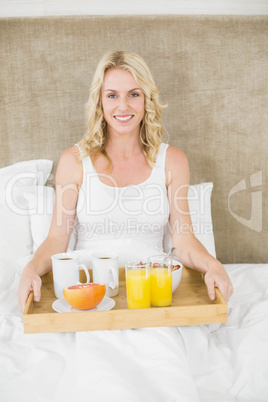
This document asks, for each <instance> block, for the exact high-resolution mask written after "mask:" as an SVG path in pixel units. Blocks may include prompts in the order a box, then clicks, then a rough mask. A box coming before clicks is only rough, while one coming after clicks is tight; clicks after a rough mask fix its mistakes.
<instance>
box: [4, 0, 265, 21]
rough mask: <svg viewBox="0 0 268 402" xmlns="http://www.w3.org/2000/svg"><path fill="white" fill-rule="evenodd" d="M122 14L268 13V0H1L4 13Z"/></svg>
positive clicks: (32, 14) (32, 15) (27, 14)
mask: <svg viewBox="0 0 268 402" xmlns="http://www.w3.org/2000/svg"><path fill="white" fill-rule="evenodd" d="M122 14H125V15H135V14H139V15H141V14H144V15H145V14H171V15H174V14H204V15H205V14H206V15H209V14H221V15H224V14H225V15H268V0H213V1H211V0H145V1H144V0H135V1H125V0H98V1H96V0H28V1H27V0H0V17H19V16H24V17H27V16H31V17H34V16H52V15H55V16H57V15H122Z"/></svg>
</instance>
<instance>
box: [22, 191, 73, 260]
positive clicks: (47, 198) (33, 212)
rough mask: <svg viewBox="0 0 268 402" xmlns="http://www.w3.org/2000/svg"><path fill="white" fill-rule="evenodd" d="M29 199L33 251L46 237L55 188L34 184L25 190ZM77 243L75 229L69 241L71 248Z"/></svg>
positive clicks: (51, 213)
mask: <svg viewBox="0 0 268 402" xmlns="http://www.w3.org/2000/svg"><path fill="white" fill-rule="evenodd" d="M24 197H25V199H26V200H27V209H28V213H29V215H30V227H31V236H32V239H33V252H35V250H36V249H37V248H38V247H39V246H40V244H41V243H43V241H44V240H45V239H46V237H47V235H48V232H49V228H50V224H51V220H52V215H53V209H54V201H55V190H54V188H52V187H46V186H33V187H27V188H26V189H25V191H24ZM75 243H76V234H75V230H73V232H72V236H71V238H70V242H69V246H68V248H69V250H73V249H74V246H75Z"/></svg>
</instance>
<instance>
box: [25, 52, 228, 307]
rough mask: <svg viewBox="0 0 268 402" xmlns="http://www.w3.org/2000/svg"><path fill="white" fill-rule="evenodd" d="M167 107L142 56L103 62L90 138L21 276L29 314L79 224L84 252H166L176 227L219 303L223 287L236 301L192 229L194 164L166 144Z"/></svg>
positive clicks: (184, 257) (64, 172)
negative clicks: (143, 247) (114, 244)
mask: <svg viewBox="0 0 268 402" xmlns="http://www.w3.org/2000/svg"><path fill="white" fill-rule="evenodd" d="M162 107H163V105H161V104H160V102H159V98H158V90H157V88H156V86H155V83H154V80H153V78H152V76H151V73H150V71H149V69H148V67H147V66H146V64H145V63H144V61H143V60H142V59H141V58H140V57H139V56H137V55H135V54H133V53H131V52H127V51H118V52H112V53H109V54H107V55H105V56H104V57H103V58H102V60H101V61H100V63H99V65H98V68H97V70H96V73H95V75H94V78H93V82H92V85H91V88H90V97H89V101H88V104H87V127H88V128H87V132H86V134H85V137H84V138H83V139H82V140H81V141H80V143H79V144H77V145H75V146H73V147H71V148H69V149H67V150H66V151H64V152H63V154H62V155H61V157H60V160H59V164H58V168H57V174H56V201H55V208H54V214H53V218H52V223H51V228H50V231H49V234H48V236H47V238H46V240H45V241H44V242H43V243H42V245H41V246H40V247H39V248H38V250H37V251H36V252H35V254H34V256H33V258H32V260H31V261H30V262H29V264H28V265H27V266H26V267H25V269H24V271H23V273H22V276H21V280H20V285H19V289H18V301H19V306H20V309H21V311H23V310H24V307H25V303H26V300H27V297H28V295H29V292H30V291H33V292H34V300H35V301H39V300H40V297H41V283H42V282H41V276H42V275H44V274H45V273H47V272H48V271H50V270H51V256H52V255H53V254H56V253H59V252H64V251H66V249H67V247H68V244H69V240H70V236H71V232H72V228H73V226H74V224H75V221H76V220H77V224H76V228H77V244H76V248H77V249H81V248H88V247H89V248H90V247H92V248H96V246H98V244H103V242H104V240H105V241H106V242H107V241H108V242H109V240H110V241H112V239H114V238H115V236H117V235H118V236H119V237H120V238H128V239H130V240H133V241H135V240H137V239H139V241H142V242H143V243H144V244H147V245H148V246H151V245H153V244H154V245H155V246H157V247H158V248H162V247H163V246H162V241H163V235H164V228H165V226H166V223H167V221H168V220H169V224H170V227H171V232H172V243H173V246H175V247H176V254H177V257H178V258H179V259H180V261H181V262H182V263H183V264H184V265H186V266H188V267H190V268H193V269H195V270H198V271H200V272H202V273H204V274H205V283H206V286H207V290H208V295H209V297H210V299H211V300H213V299H214V298H215V287H218V288H219V290H220V291H221V293H222V294H223V296H224V298H225V299H226V300H229V298H230V296H231V294H232V291H233V290H232V285H231V282H230V280H229V277H228V275H227V273H226V271H225V269H224V267H223V266H222V264H221V263H220V262H219V261H217V260H216V259H215V258H214V257H212V256H211V255H209V254H208V252H207V250H206V249H205V248H204V247H203V246H202V244H201V243H200V242H199V241H198V240H197V239H196V237H195V236H194V234H193V231H192V228H191V219H190V216H189V213H188V212H189V209H188V202H187V188H188V186H189V181H190V172H189V165H188V161H187V158H186V156H185V154H184V153H183V152H182V151H180V150H179V149H177V148H175V147H171V146H168V145H167V144H163V143H161V141H162V132H163V129H162V124H161V115H162V113H161V110H162ZM178 194H179V197H178ZM180 228H183V230H180ZM173 229H174V230H173Z"/></svg>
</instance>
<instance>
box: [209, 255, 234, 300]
mask: <svg viewBox="0 0 268 402" xmlns="http://www.w3.org/2000/svg"><path fill="white" fill-rule="evenodd" d="M204 281H205V284H206V286H207V291H208V296H209V298H210V300H215V297H216V295H215V288H218V289H219V291H220V292H221V294H222V296H223V297H224V299H225V300H226V301H227V302H228V301H229V299H230V297H231V296H232V294H233V286H232V283H231V281H230V278H229V276H228V274H227V272H226V271H225V268H224V267H223V265H222V264H221V263H220V262H219V261H217V264H215V265H214V266H213V267H211V269H209V270H208V271H207V272H206V274H205V275H204Z"/></svg>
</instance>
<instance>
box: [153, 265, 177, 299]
mask: <svg viewBox="0 0 268 402" xmlns="http://www.w3.org/2000/svg"><path fill="white" fill-rule="evenodd" d="M150 282H151V285H150V286H151V305H152V306H157V307H164V306H170V305H171V303H172V272H171V270H170V269H168V268H161V267H158V268H151V270H150Z"/></svg>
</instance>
